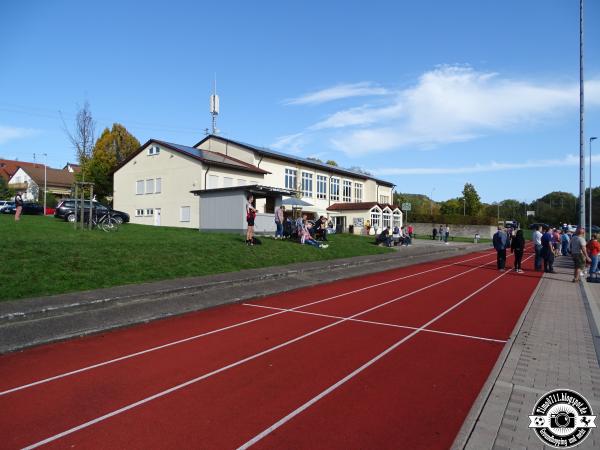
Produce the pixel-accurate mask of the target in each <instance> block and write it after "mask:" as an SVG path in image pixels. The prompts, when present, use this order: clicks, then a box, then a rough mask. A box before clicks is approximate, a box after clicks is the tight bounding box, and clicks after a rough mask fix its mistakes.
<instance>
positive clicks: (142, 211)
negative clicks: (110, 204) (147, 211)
mask: <svg viewBox="0 0 600 450" xmlns="http://www.w3.org/2000/svg"><path fill="white" fill-rule="evenodd" d="M143 215H144V210H143V209H136V210H135V216H136V217H141V216H143Z"/></svg>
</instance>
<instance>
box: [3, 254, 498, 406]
mask: <svg viewBox="0 0 600 450" xmlns="http://www.w3.org/2000/svg"><path fill="white" fill-rule="evenodd" d="M486 256H489V253H487V254H483V255H480V256H476V257H474V258H469V259H465V260H462V261H457V262H455V263H451V264H446V265H443V266H440V267H435V268H433V269H428V270H424V271H421V272H417V273H414V274H411V275H405V276H402V277H398V278H394V279H392V280H387V281H384V282H381V283H376V284H372V285H369V286H366V287H362V288H359V289H354V290H352V291H348V292H344V293H342V294H337V295H333V296H331V297H326V298H324V299H321V300H317V301H314V302H311V303H306V304H305V305H300V306H296V307H294V308H291V309H293V310H294V309H300V308H305V307H307V306H312V305H316V304H317V303H322V302H326V301H329V300H334V299H336V298H340V297H344V296H346V295H350V294H355V293H357V292H361V291H364V290H367V289H372V288H374V287H378V286H382V285H384V284H388V283H393V282H396V281H400V280H404V279H407V278H412V277H415V276H417V275H422V274H424V273H428V272H433V271H435V270H439V269H442V268H445V267H450V266H455V265H459V264H462V263H465V262H468V261H472V260H475V259H480V258H483V257H486ZM280 314H284V312H283V311H282V312H280V313H279V312H278V313H274V314H268V315H266V316H262V317H257V318H255V319H251V320H246V321H244V322H239V323H235V324H233V325H229V326H226V327H223V328H219V329H216V330H212V331H208V332H206V333H201V334H197V335H195V336H190V337H187V338H184V339H179V340H177V341H173V342H168V343H166V344H162V345H159V346H157V347H151V348H148V349H145V350H140V351H138V352H135V353H130V354H128V355H123V356H120V357H118V358H114V359H110V360H107V361H102V362H99V363H97V364H92V365H90V366H86V367H82V368H81V369H76V370H72V371H69V372H65V373H61V374H58V375H54V376H52V377H48V378H44V379H41V380H38V381H34V382H31V383H27V384H24V385H22V386H17V387H14V388H11V389H7V390H5V391H1V392H0V397H2V396H3V395H7V394H11V393H13V392H17V391H21V390H23V389H28V388H31V387H34V386H38V385H40V384H44V383H48V382H50V381H55V380H59V379H61V378H65V377H69V376H71V375H76V374H78V373H82V372H87V371H88V370H92V369H97V368H98V367H103V366H106V365H109V364H114V363H116V362H119V361H124V360H127V359H130V358H134V357H136V356H141V355H144V354H146V353H151V352H155V351H157V350H162V349H164V348H168V347H172V346H174V345H178V344H182V343H184V342H188V341H192V340H195V339H199V338H202V337H205V336H209V335H211V334H215V333H220V332H222V331H227V330H230V329H232V328H236V327H240V326H242V325H247V324H250V323H253V322H257V321H259V320H263V319H268V318H269V317H274V316H278V315H280Z"/></svg>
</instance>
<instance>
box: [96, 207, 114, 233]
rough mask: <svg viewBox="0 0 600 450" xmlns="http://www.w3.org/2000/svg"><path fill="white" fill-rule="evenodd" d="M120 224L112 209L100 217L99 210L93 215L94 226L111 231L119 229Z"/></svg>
mask: <svg viewBox="0 0 600 450" xmlns="http://www.w3.org/2000/svg"><path fill="white" fill-rule="evenodd" d="M119 225H120V223H119V221H118V220H117V219H115V218H114V217H113V216H112V213H111V211H110V210H107V211H106V212H104V213H102V215H101V216H100V217H98V213H97V212H95V214H94V215H92V227H93V228H100V229H101V230H103V231H106V232H111V231H118V230H119Z"/></svg>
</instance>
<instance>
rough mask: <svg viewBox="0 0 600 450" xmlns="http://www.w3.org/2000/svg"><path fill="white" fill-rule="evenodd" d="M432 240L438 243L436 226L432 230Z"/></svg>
mask: <svg viewBox="0 0 600 450" xmlns="http://www.w3.org/2000/svg"><path fill="white" fill-rule="evenodd" d="M431 238H432V239H433V240H434V241H437V228H436V227H435V226H434V227H433V230H432V232H431Z"/></svg>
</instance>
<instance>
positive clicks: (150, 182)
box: [146, 178, 154, 194]
mask: <svg viewBox="0 0 600 450" xmlns="http://www.w3.org/2000/svg"><path fill="white" fill-rule="evenodd" d="M146 194H154V178H148V179H146Z"/></svg>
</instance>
